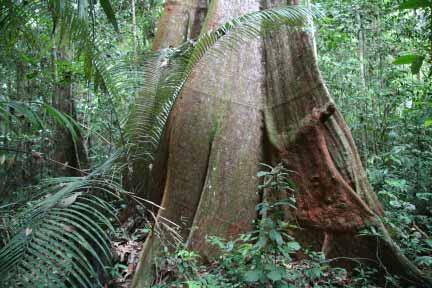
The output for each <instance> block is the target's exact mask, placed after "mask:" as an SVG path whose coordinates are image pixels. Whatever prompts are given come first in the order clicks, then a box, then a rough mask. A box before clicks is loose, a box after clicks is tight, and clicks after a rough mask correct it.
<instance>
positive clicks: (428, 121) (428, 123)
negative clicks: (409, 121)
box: [424, 119, 432, 128]
mask: <svg viewBox="0 0 432 288" xmlns="http://www.w3.org/2000/svg"><path fill="white" fill-rule="evenodd" d="M424 126H425V127H426V128H428V127H430V126H432V119H428V120H426V122H425V123H424Z"/></svg>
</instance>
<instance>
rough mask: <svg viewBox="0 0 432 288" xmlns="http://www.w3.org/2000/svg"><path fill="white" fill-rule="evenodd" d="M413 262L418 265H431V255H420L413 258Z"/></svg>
mask: <svg viewBox="0 0 432 288" xmlns="http://www.w3.org/2000/svg"><path fill="white" fill-rule="evenodd" d="M415 262H416V263H417V264H418V265H422V266H428V267H430V266H432V257H431V256H421V257H417V258H416V259H415Z"/></svg>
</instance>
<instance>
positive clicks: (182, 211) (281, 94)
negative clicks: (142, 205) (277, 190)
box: [133, 0, 430, 287]
mask: <svg viewBox="0 0 432 288" xmlns="http://www.w3.org/2000/svg"><path fill="white" fill-rule="evenodd" d="M281 4H287V1H286V0H265V1H260V0H251V1H239V0H235V1H233V0H213V1H212V2H211V7H210V10H209V13H208V15H207V19H206V22H205V26H204V29H205V30H207V29H212V28H216V27H217V26H218V25H220V24H222V23H224V22H226V21H227V20H230V19H232V18H234V17H237V16H240V15H243V14H245V13H248V12H253V11H258V10H259V9H260V8H261V5H264V8H272V7H275V6H277V5H281ZM292 4H297V3H292ZM171 12H172V13H174V12H173V11H171ZM174 15H176V14H174ZM246 46H247V47H246ZM238 50H239V51H241V54H239V53H237V52H236V51H233V50H228V49H227V51H226V52H225V55H224V57H223V58H222V57H221V58H217V57H214V56H205V57H204V58H203V59H202V61H201V63H200V65H199V67H198V68H197V69H196V70H195V71H194V72H193V75H192V76H191V77H190V79H189V81H188V83H187V84H186V86H185V88H184V90H183V93H182V95H181V97H180V98H179V99H178V101H177V103H176V105H175V108H174V111H173V114H172V115H171V116H172V118H171V124H170V125H171V129H170V130H169V131H170V133H169V137H168V138H167V140H168V144H165V145H167V165H166V178H165V181H164V186H163V187H164V189H163V199H162V206H163V207H164V209H163V210H160V211H159V213H158V222H157V224H160V223H161V222H162V221H163V219H169V220H171V221H173V222H175V223H177V224H178V225H179V226H180V234H181V236H183V238H184V239H187V244H188V246H189V247H190V248H192V249H194V250H196V251H198V252H199V253H201V254H202V255H203V256H213V253H212V250H211V249H209V246H208V245H207V244H206V242H205V236H207V235H216V236H222V237H226V238H230V237H234V236H237V235H238V234H240V233H243V232H247V231H249V230H250V229H252V228H253V227H252V221H253V220H254V219H255V218H256V212H255V206H256V204H258V203H259V201H260V200H261V199H260V195H258V194H257V193H256V186H257V184H258V180H257V178H256V177H255V176H256V173H257V171H258V169H259V168H258V165H259V163H260V162H262V161H264V160H265V159H270V162H272V163H273V164H276V163H278V162H282V163H283V164H284V165H285V166H286V167H287V168H288V169H290V170H293V171H295V175H293V180H294V181H295V182H296V184H297V187H298V191H297V195H296V198H297V205H298V208H297V209H296V210H295V211H290V210H287V211H286V215H287V218H289V219H292V218H293V217H295V218H297V219H298V221H299V222H300V224H301V225H302V227H303V229H302V230H299V231H291V232H292V233H293V234H295V236H297V237H298V239H299V241H301V242H303V244H304V245H306V246H311V247H312V248H313V247H316V248H317V249H321V250H322V251H324V253H325V254H326V255H327V256H328V257H336V256H346V257H365V258H370V259H371V260H372V261H373V262H379V263H383V265H386V267H388V269H389V270H390V271H391V272H397V273H399V274H400V275H402V276H403V277H404V279H405V280H407V281H412V282H414V283H417V284H419V285H424V286H427V285H430V284H429V283H430V282H428V280H427V279H426V278H425V277H424V276H423V275H421V273H420V272H419V271H418V270H417V268H416V267H415V266H414V265H413V264H411V263H410V262H409V261H408V260H407V259H406V258H405V256H403V255H402V254H401V253H400V251H399V248H398V247H397V246H396V245H395V244H394V242H393V241H392V240H391V239H390V237H389V235H388V233H387V231H386V229H385V227H384V225H383V223H382V221H381V219H380V217H381V216H382V215H383V210H382V208H381V205H380V203H379V201H378V199H377V197H376V195H375V193H374V192H373V191H372V189H371V186H370V184H369V182H368V180H367V178H366V174H365V171H364V169H363V167H362V163H361V161H360V156H359V154H358V152H357V148H356V147H355V144H354V141H353V139H352V136H351V133H350V131H349V129H348V127H347V125H346V123H345V122H344V120H343V118H342V115H341V113H340V112H339V111H338V110H337V108H336V106H335V104H334V103H333V100H332V98H331V96H330V94H329V92H328V90H327V88H326V87H325V84H324V81H323V80H322V77H321V75H320V73H319V70H318V67H317V64H316V59H315V55H314V52H313V45H312V41H311V37H310V35H309V34H307V33H305V32H287V31H279V32H273V33H270V35H269V36H268V37H266V38H265V39H264V40H263V41H258V40H257V41H251V42H250V43H248V44H247V45H245V46H244V47H243V46H242V47H240V48H239V49H238ZM263 112H264V113H263ZM263 114H264V115H265V117H264V119H263V117H262V115H263ZM264 122H265V124H264ZM265 130H266V133H265V132H264V131H265ZM265 136H267V137H268V139H265ZM265 143H268V145H270V146H271V147H265ZM287 193H288V192H287ZM286 196H288V195H276V197H278V198H285V197H286ZM368 227H374V228H375V229H376V230H377V231H378V233H379V235H380V236H369V237H359V236H357V235H358V232H359V230H360V229H365V228H368ZM158 232H160V230H158ZM155 235H156V233H153V234H152V235H150V236H149V237H148V238H147V240H146V243H145V244H144V248H143V254H142V257H141V261H140V267H139V268H138V269H137V272H136V276H135V279H134V285H133V287H149V286H150V284H151V281H152V263H153V257H154V256H155V254H157V250H158V249H160V246H161V245H162V244H163V243H164V242H163V239H161V238H159V237H156V236H155ZM427 287H428V286H427Z"/></svg>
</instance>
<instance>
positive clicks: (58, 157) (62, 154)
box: [51, 23, 88, 176]
mask: <svg viewBox="0 0 432 288" xmlns="http://www.w3.org/2000/svg"><path fill="white" fill-rule="evenodd" d="M59 25H60V24H59V23H57V27H56V29H54V31H53V35H52V37H53V39H52V41H53V47H52V51H51V58H52V59H51V61H52V63H51V65H52V74H53V78H54V79H55V85H54V89H53V97H52V103H53V106H54V107H55V108H56V109H57V110H58V111H60V112H62V113H65V114H66V115H68V116H70V117H71V118H72V119H74V120H77V114H76V108H75V101H74V95H73V90H72V75H71V72H70V71H58V69H57V65H58V63H57V62H58V61H69V60H70V56H69V54H68V51H67V48H66V45H65V44H64V43H62V42H63V41H62V39H58V38H60V37H58V35H57V34H58V33H59V31H58V29H59V28H60V27H59ZM57 41H58V42H59V43H56V42H57ZM59 72H61V73H59ZM52 158H53V160H54V161H56V162H57V163H56V164H55V166H54V171H56V173H57V175H60V176H82V174H83V173H82V171H83V170H85V169H87V168H88V159H87V153H86V150H85V146H84V141H83V137H82V135H80V133H79V131H77V137H76V139H73V137H72V134H71V133H70V131H69V130H68V129H67V128H66V127H64V126H62V125H57V128H56V132H55V138H54V152H53V157H52Z"/></svg>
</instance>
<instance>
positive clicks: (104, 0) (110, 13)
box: [100, 0, 119, 32]
mask: <svg viewBox="0 0 432 288" xmlns="http://www.w3.org/2000/svg"><path fill="white" fill-rule="evenodd" d="M100 4H101V6H102V9H103V11H104V12H105V15H106V16H107V18H108V20H109V21H110V22H111V24H112V25H113V26H114V29H115V31H116V32H119V28H118V24H117V19H116V16H115V13H114V9H113V8H112V5H111V2H110V1H109V0H100Z"/></svg>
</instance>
